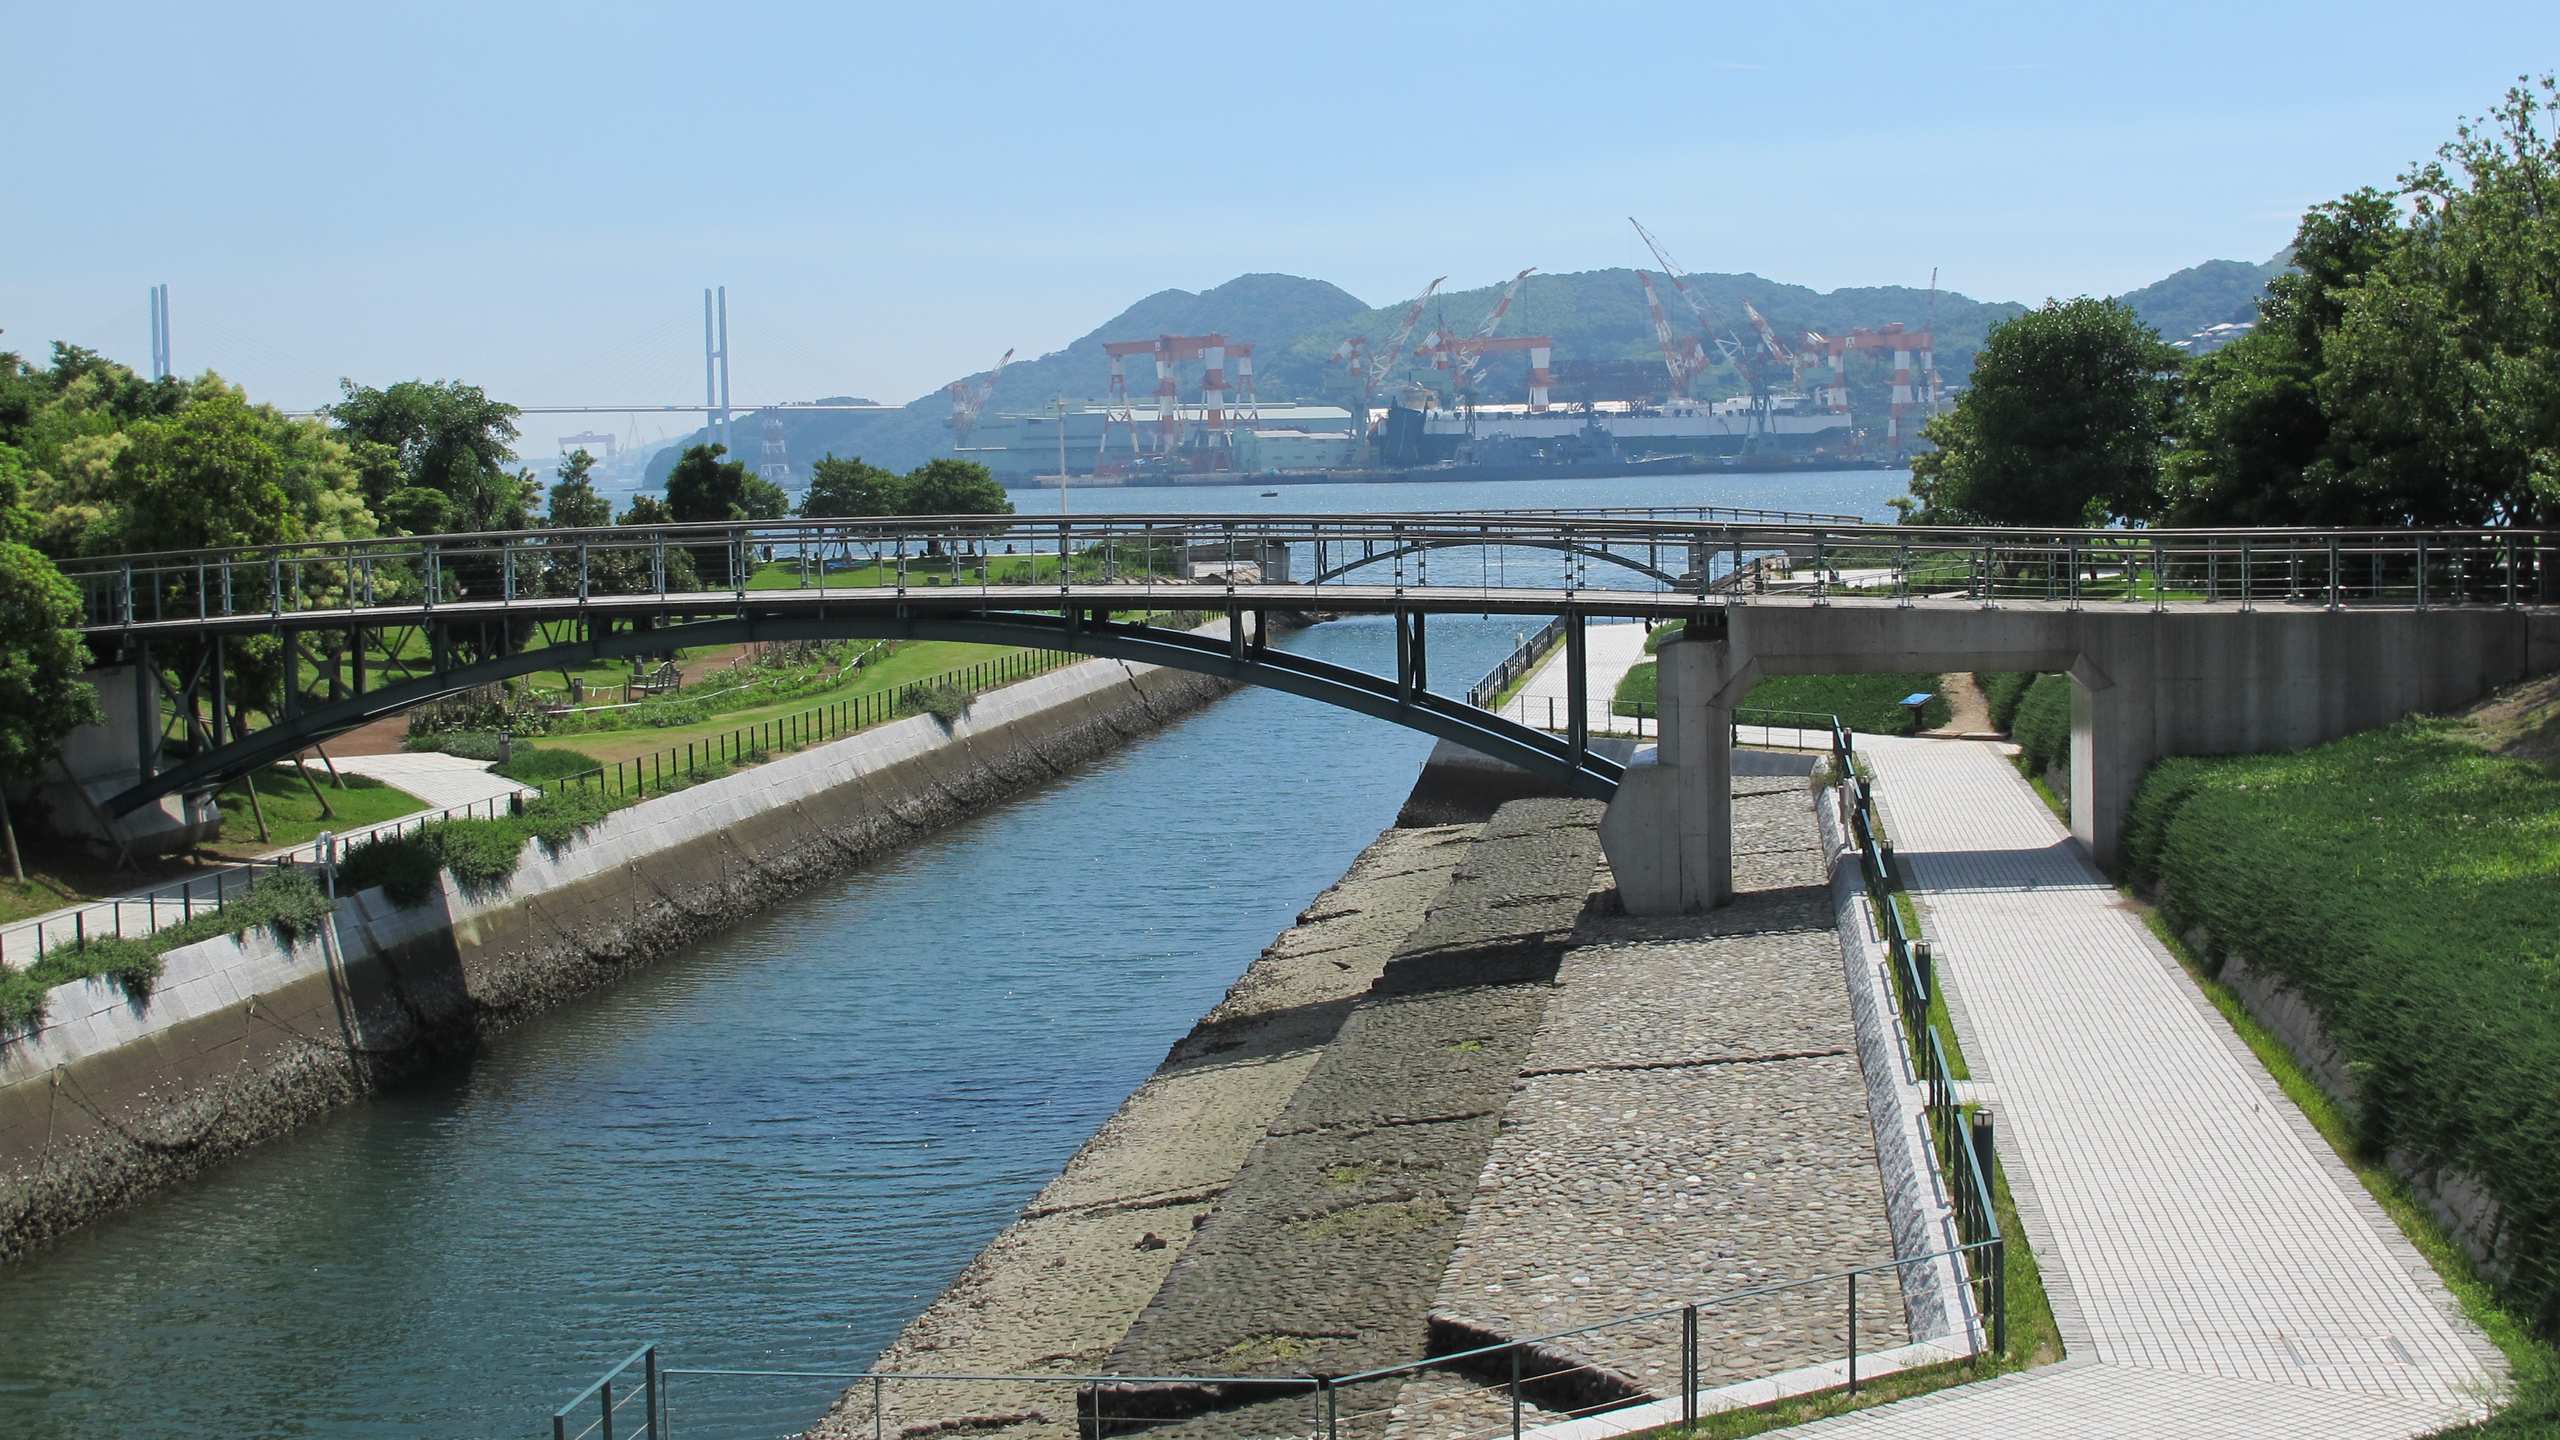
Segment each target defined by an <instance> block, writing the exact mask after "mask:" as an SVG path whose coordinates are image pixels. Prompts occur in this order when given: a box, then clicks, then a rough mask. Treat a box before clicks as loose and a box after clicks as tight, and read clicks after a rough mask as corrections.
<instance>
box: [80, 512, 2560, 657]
mask: <svg viewBox="0 0 2560 1440" xmlns="http://www.w3.org/2000/svg"><path fill="white" fill-rule="evenodd" d="M1245 567H1252V568H1253V569H1255V570H1258V571H1259V572H1260V579H1261V581H1262V582H1263V583H1265V584H1270V583H1276V582H1278V581H1279V580H1281V579H1283V578H1286V579H1287V580H1289V581H1290V582H1291V584H1292V585H1293V586H1294V587H1295V588H1296V589H1298V590H1301V591H1304V592H1307V593H1308V594H1309V596H1310V598H1309V600H1308V601H1307V603H1308V604H1309V605H1311V606H1321V605H1322V604H1323V600H1322V599H1321V596H1322V593H1323V592H1324V591H1325V590H1326V589H1327V588H1329V587H1351V586H1358V587H1366V588H1369V589H1372V590H1374V589H1377V588H1385V589H1387V590H1390V591H1392V592H1396V593H1407V592H1411V591H1416V590H1427V591H1430V592H1433V593H1434V594H1435V595H1447V594H1451V593H1456V594H1465V593H1468V592H1481V593H1484V594H1486V595H1488V596H1495V595H1504V594H1509V595H1518V594H1521V593H1523V592H1535V593H1537V594H1541V595H1553V594H1555V593H1557V592H1564V593H1567V594H1574V595H1582V594H1594V593H1596V594H1608V593H1619V592H1628V593H1651V594H1655V595H1664V594H1677V595H1695V596H1699V597H1701V598H1704V597H1706V596H1707V595H1708V594H1709V593H1710V592H1711V591H1713V590H1714V589H1715V588H1716V587H1717V586H1718V582H1719V581H1720V580H1723V579H1724V578H1725V577H1731V576H1736V575H1739V576H1741V577H1742V580H1743V582H1744V583H1740V584H1735V585H1732V586H1730V587H1729V589H1728V590H1727V593H1725V594H1723V595H1722V596H1721V597H1720V598H1722V599H1724V600H1725V601H1726V602H1727V603H1736V604H1747V603H1749V602H1750V601H1751V600H1752V599H1754V598H1755V597H1758V596H1762V595H1771V594H1785V595H1788V596H1792V597H1795V598H1798V599H1806V600H1811V601H1814V602H1817V603H1827V602H1830V601H1833V600H1844V601H1845V600H1860V599H1864V600H1888V601H1891V602H1893V603H1896V604H1902V605H1914V604H1927V605H1967V604H1970V605H1980V606H1996V605H2004V604H2015V603H2038V604H2052V605H2060V606H2066V607H2079V606H2101V605H2105V606H2132V607H2148V608H2152V609H2168V608H2172V607H2178V606H2189V605H2219V606H2236V607H2240V608H2250V607H2254V606H2260V605H2265V606H2293V607H2327V608H2333V609H2334V608H2345V607H2348V606H2356V605H2389V606H2410V607H2418V608H2431V607H2435V606H2451V605H2505V606H2513V605H2546V604H2551V603H2555V602H2560V574H2556V573H2555V571H2560V541H2555V539H2554V537H2553V536H2552V535H2550V534H2548V533H2546V532H2539V531H2519V530H2494V529H2491V530H2468V531H2450V530H2446V531H2376V530H2338V531H2309V530H2232V531H2185V530H2180V531H2172V530H2141V531H2106V530H2078V531H2025V530H1962V529H1943V528H1933V527H1919V526H1868V525H1856V524H1836V523H1833V522H1831V521H1829V520H1825V519H1794V520H1786V521H1771V520H1765V519H1755V520H1747V521H1746V520H1715V521H1710V520H1692V519H1682V518H1663V517H1661V516H1658V515H1654V514H1645V513H1634V512H1606V513H1586V512H1578V511H1541V512H1523V511H1480V512H1459V513H1443V514H1415V515H1407V516H1399V515H1359V516H1340V515H1332V516H1269V515H1235V516H1197V515H1193V516H1147V515H1115V516H1084V517H1065V518H1048V519H1041V518H1035V517H1029V516H1019V515H1015V516H986V517H976V518H970V519H957V518H952V517H934V518H924V519H896V520H878V519H858V520H775V521H756V522H747V523H741V524H717V525H666V526H619V527H607V528H603V529H593V530H565V529H564V530H544V531H529V532H520V533H508V534H493V535H443V536H423V537H403V538H397V539H383V540H362V541H347V542H338V543H332V544H321V545H284V546H267V547H249V548H241V549H228V550H206V551H190V552H163V553H156V554H147V555H131V556H115V557H107V558H103V559H94V560H75V561H70V562H66V563H65V564H64V566H63V570H64V573H65V574H66V575H68V576H70V577H71V578H72V579H73V581H74V582H75V583H76V584H77V585H78V587H79V589H80V593H81V596H82V601H83V605H84V607H85V619H86V623H87V625H88V626H89V627H90V628H91V629H93V630H101V629H118V628H124V627H134V626H155V625H156V626H161V627H173V628H184V627H185V626H187V625H191V624H202V623H205V622H208V621H214V620H223V621H231V622H251V623H254V622H258V621H262V620H263V621H282V620H284V619H286V618H288V617H293V618H296V619H299V620H301V621H302V622H303V623H305V624H309V623H312V622H314V621H325V620H328V619H332V618H339V617H359V616H377V617H397V618H399V619H401V620H404V621H407V622H416V621H421V620H425V619H428V618H433V617H434V616H435V615H436V613H437V612H438V611H445V612H447V613H449V614H457V615H463V616H472V615H476V616H478V617H479V618H488V615H489V612H490V611H492V610H495V609H500V608H505V607H528V608H535V607H538V608H540V609H541V610H542V612H543V613H559V612H561V611H563V610H567V611H574V610H575V609H576V608H577V607H578V606H580V605H581V604H591V603H593V602H596V601H600V600H612V599H617V598H619V599H629V598H632V597H647V598H658V599H664V600H667V601H669V602H670V603H671V604H676V605H680V606H683V607H686V608H693V609H700V608H705V607H710V606H718V605H731V606H734V605H736V604H739V603H741V602H744V601H748V600H751V599H753V598H755V597H757V596H759V595H763V596H766V597H768V598H776V599H778V598H780V596H779V594H778V593H777V592H807V591H817V592H819V593H820V595H821V596H824V595H826V594H831V593H835V592H872V593H877V592H884V591H885V592H892V593H896V594H900V595H914V594H924V595H935V594H939V595H942V596H958V595H966V596H974V597H981V598H986V599H989V600H997V601H1010V600H1012V599H1015V598H1018V597H1025V596H1036V595H1039V594H1040V593H1042V592H1044V591H1045V592H1049V593H1052V594H1064V593H1068V592H1069V591H1070V590H1078V591H1081V590H1090V589H1093V588H1096V587H1108V588H1110V589H1113V590H1116V591H1117V592H1119V593H1120V594H1123V595H1135V596H1138V597H1141V598H1143V597H1148V596H1152V595H1154V594H1155V593H1156V592H1158V591H1159V590H1162V589H1166V588H1171V587H1180V588H1184V589H1188V590H1191V591H1192V593H1193V594H1194V595H1195V596H1196V595H1197V594H1198V592H1199V583H1200V577H1199V573H1198V572H1203V571H1208V572H1214V578H1213V580H1212V583H1222V584H1225V585H1227V586H1229V587H1230V588H1232V587H1233V586H1234V585H1235V584H1237V583H1238V577H1239V576H1240V575H1241V574H1242V573H1243V572H1244V570H1245ZM1283 572H1285V576H1284V574H1283ZM233 628H239V627H238V626H237V625H235V626H234V627H233Z"/></svg>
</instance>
